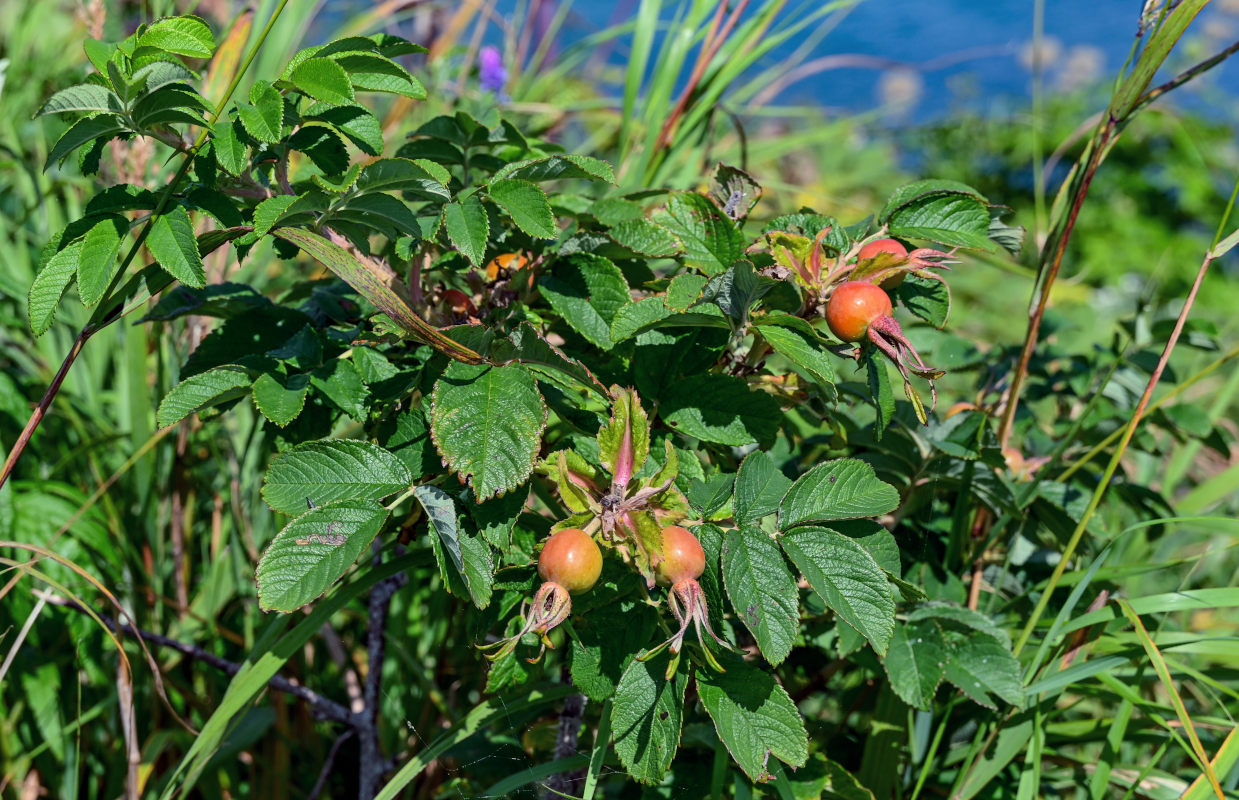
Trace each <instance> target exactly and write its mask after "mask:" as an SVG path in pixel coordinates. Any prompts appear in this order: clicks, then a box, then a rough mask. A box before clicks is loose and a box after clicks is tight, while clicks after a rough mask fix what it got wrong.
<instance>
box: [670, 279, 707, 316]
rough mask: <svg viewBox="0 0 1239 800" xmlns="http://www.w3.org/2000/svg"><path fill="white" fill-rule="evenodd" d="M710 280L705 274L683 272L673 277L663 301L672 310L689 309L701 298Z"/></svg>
mask: <svg viewBox="0 0 1239 800" xmlns="http://www.w3.org/2000/svg"><path fill="white" fill-rule="evenodd" d="M708 281H709V279H708V278H706V277H705V276H704V275H696V274H694V273H692V272H682V273H680V274H679V275H676V276H675V277H674V278H672V279H671V283H670V285H668V286H667V296H666V297H665V298H664V299H663V302H665V303H666V304H667V308H669V309H671V310H672V311H687V310H688V307H689V306H691V305H692V304H693V303H696V302H697V301H698V300H700V299H701V291H702V290H703V289H705V288H706V283H707V282H708Z"/></svg>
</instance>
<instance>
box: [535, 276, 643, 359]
mask: <svg viewBox="0 0 1239 800" xmlns="http://www.w3.org/2000/svg"><path fill="white" fill-rule="evenodd" d="M538 285H539V288H540V289H541V291H542V296H543V297H545V298H546V300H547V302H548V303H550V304H551V308H553V309H555V311H556V312H557V313H558V314H559V315H560V316H561V317H563V319H564V321H565V322H567V323H568V324H569V325H571V326H572V327H573V329H574V330H576V331H577V332H578V333H580V334H581V335H582V336H584V337H585V338H586V339H588V340H589V341H590V342H591V343H592V344H594V345H596V346H597V347H600V348H602V349H603V350H610V349H611V347H612V346H613V342H612V340H611V324H612V322H613V321H614V320H615V319H616V317H617V315H618V314H619V313H620V311H622V310H623V309H624V307H625V306H627V305H629V304H631V303H632V296H631V294H630V293H629V290H628V281H626V280H625V279H624V273H623V272H622V271H621V270H620V268H619V267H617V266H615V264H613V263H612V262H611V261H610V260H608V259H606V258H603V257H602V256H598V255H593V254H591V253H576V254H573V255H571V256H568V257H567V258H563V259H560V260H559V263H558V264H557V265H556V270H555V272H554V273H553V274H551V275H547V276H546V277H544V278H543V279H542V280H541V281H540V282H539V284H538Z"/></svg>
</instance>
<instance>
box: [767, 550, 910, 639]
mask: <svg viewBox="0 0 1239 800" xmlns="http://www.w3.org/2000/svg"><path fill="white" fill-rule="evenodd" d="M779 541H780V543H781V544H782V545H783V550H784V551H785V552H786V553H787V555H788V557H789V558H791V560H792V563H793V564H795V565H796V567H797V569H799V570H800V573H801V574H802V575H804V577H805V580H807V581H808V582H809V586H811V587H813V591H814V592H816V593H817V595H818V596H819V597H821V598H822V602H823V603H825V604H826V605H827V606H828V607H829V608H831V609H833V610H834V612H835V613H836V614H838V615H839V618H840V619H841V620H843V621H844V622H846V623H848V624H849V625H851V626H852V627H853V628H855V629H856V630H857V631H859V632H860V634H861V635H862V636H864V637H865V638H866V639H868V640H869V643H870V644H872V645H873V649H874V650H875V651H876V652H877V653H878V655H882V654H884V653H885V652H886V649H887V645H888V644H889V643H890V639H891V632H892V631H893V630H894V627H895V599H894V598H893V597H892V596H891V586H890V583H889V582H888V581H887V579H886V572H885V571H883V569H882V568H881V567H880V566H878V563H877V562H876V561H874V560H873V556H871V555H869V553H868V552H867V551H866V550H865V548H863V547H861V546H860V544H858V543H857V542H856V541H854V540H852V539H850V538H848V537H847V536H844V535H843V534H841V533H837V532H835V531H832V530H827V529H826V528H800V529H797V530H795V531H792V532H791V533H789V534H786V535H785V536H783V537H782V538H781V539H780V540H779Z"/></svg>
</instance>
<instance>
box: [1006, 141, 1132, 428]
mask: <svg viewBox="0 0 1239 800" xmlns="http://www.w3.org/2000/svg"><path fill="white" fill-rule="evenodd" d="M1114 124H1115V123H1114V120H1113V119H1110V120H1108V121H1107V122H1106V125H1105V127H1104V128H1102V130H1101V135H1100V136H1099V137H1098V138H1097V143H1096V147H1095V148H1094V150H1093V152H1092V154H1091V155H1090V156H1089V159H1088V163H1087V164H1086V165H1085V168H1084V173H1083V176H1082V177H1081V179H1080V187H1079V189H1077V190H1076V192H1075V197H1074V198H1073V199H1072V203H1071V210H1070V212H1069V213H1068V215H1067V221H1066V223H1065V224H1064V225H1063V230H1062V232H1061V233H1060V234H1059V235H1058V236H1056V237H1055V238H1054V250H1053V255H1052V256H1051V258H1050V262H1049V268H1048V270H1047V271H1046V273H1045V281H1044V282H1043V283H1042V285H1041V296H1040V297H1039V298H1038V300H1037V306H1036V308H1034V309H1033V311H1032V313H1031V314H1029V317H1028V330H1027V331H1026V332H1025V334H1024V349H1023V350H1022V351H1021V352H1020V360H1019V363H1018V364H1017V365H1016V367H1015V372H1013V373H1012V374H1011V388H1010V390H1009V391H1008V393H1007V405H1006V407H1005V408H1004V409H1003V412H1002V422H1001V423H1000V424H999V426H998V442H999V446H1001V447H1006V446H1007V441H1008V440H1009V439H1010V438H1011V428H1012V424H1013V422H1014V421H1015V411H1016V409H1017V408H1018V407H1019V404H1020V391H1021V390H1022V389H1023V388H1024V376H1025V375H1026V374H1027V373H1028V364H1029V362H1030V361H1031V360H1032V354H1033V351H1034V350H1036V349H1037V334H1038V332H1040V330H1041V318H1042V317H1043V316H1045V309H1046V306H1047V304H1048V303H1049V301H1050V289H1051V288H1053V286H1054V281H1055V279H1057V278H1058V268H1059V267H1060V266H1062V263H1063V254H1064V253H1065V252H1066V251H1067V242H1068V241H1069V240H1070V239H1071V233H1072V231H1073V230H1074V229H1075V224H1076V218H1077V217H1079V216H1080V208H1081V207H1082V206H1083V205H1084V198H1085V197H1086V196H1087V195H1088V190H1089V187H1090V186H1091V185H1092V182H1093V176H1094V175H1096V174H1097V168H1098V167H1100V166H1101V160H1102V158H1103V157H1104V153H1105V149H1106V145H1107V143H1108V142H1109V141H1110V137H1111V136H1112V135H1113V134H1114Z"/></svg>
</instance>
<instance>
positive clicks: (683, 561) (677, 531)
mask: <svg viewBox="0 0 1239 800" xmlns="http://www.w3.org/2000/svg"><path fill="white" fill-rule="evenodd" d="M705 568H706V551H705V550H702V549H701V542H699V541H697V537H696V536H693V534H692V532H691V531H689V530H688V529H687V528H681V527H680V526H679V525H669V526H668V527H666V528H663V558H662V561H660V562H658V566H657V567H655V568H654V570H655V572H657V573H658V579H659V580H660V581H661V582H663V583H666V584H670V585H672V586H674V585H675V584H677V583H680V582H681V581H684V580H688V579H690V578H691V579H693V580H696V579H697V578H699V577H701V573H702V572H704V571H705Z"/></svg>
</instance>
